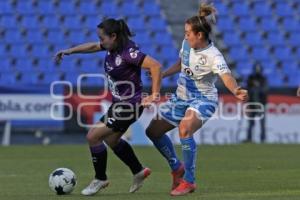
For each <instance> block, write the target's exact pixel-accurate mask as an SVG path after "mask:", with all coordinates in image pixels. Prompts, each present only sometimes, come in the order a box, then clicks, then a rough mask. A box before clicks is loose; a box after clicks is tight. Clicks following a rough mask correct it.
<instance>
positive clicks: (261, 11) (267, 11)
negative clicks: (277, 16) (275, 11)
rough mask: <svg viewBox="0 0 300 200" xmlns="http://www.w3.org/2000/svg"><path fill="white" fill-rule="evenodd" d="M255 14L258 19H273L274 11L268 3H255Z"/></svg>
mask: <svg viewBox="0 0 300 200" xmlns="http://www.w3.org/2000/svg"><path fill="white" fill-rule="evenodd" d="M253 3H254V6H253V14H254V16H256V17H268V18H269V17H271V16H272V10H271V8H270V6H269V5H268V2H267V1H253Z"/></svg>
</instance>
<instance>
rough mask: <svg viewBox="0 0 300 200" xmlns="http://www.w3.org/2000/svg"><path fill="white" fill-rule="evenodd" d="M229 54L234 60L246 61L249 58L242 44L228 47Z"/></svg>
mask: <svg viewBox="0 0 300 200" xmlns="http://www.w3.org/2000/svg"><path fill="white" fill-rule="evenodd" d="M229 55H230V57H231V58H232V59H234V60H236V61H246V60H248V59H249V57H248V53H247V51H246V50H245V48H244V47H242V46H238V47H232V48H230V50H229Z"/></svg>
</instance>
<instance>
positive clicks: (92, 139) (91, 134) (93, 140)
mask: <svg viewBox="0 0 300 200" xmlns="http://www.w3.org/2000/svg"><path fill="white" fill-rule="evenodd" d="M86 140H87V141H88V143H89V144H93V143H97V142H98V138H96V135H95V134H94V129H91V130H90V131H89V132H88V134H87V135H86Z"/></svg>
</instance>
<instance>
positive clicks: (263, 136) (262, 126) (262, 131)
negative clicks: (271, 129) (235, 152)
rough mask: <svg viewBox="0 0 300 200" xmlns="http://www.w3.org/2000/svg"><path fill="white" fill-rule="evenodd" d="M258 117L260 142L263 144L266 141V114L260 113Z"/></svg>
mask: <svg viewBox="0 0 300 200" xmlns="http://www.w3.org/2000/svg"><path fill="white" fill-rule="evenodd" d="M260 117H261V119H260V142H261V143H264V142H265V140H266V113H265V112H264V113H262V114H261V116H260Z"/></svg>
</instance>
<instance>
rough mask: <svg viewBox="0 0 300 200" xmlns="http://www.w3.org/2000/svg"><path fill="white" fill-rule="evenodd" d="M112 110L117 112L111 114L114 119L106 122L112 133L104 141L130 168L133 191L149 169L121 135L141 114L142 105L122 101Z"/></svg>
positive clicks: (131, 190)
mask: <svg viewBox="0 0 300 200" xmlns="http://www.w3.org/2000/svg"><path fill="white" fill-rule="evenodd" d="M112 112H113V113H116V112H118V114H117V116H112V117H114V120H112V122H111V123H110V124H108V127H110V128H111V129H112V130H113V131H114V134H110V135H109V136H106V138H105V142H106V144H108V145H109V146H110V147H111V148H112V150H113V152H114V153H115V154H116V156H117V157H118V158H119V159H120V160H121V161H123V162H124V163H125V164H126V165H127V166H128V167H129V168H130V170H131V172H132V174H133V184H132V186H131V187H130V190H129V192H135V191H137V190H138V189H139V188H140V187H141V186H142V184H143V181H144V179H145V178H147V177H148V176H149V175H150V173H151V170H150V169H149V168H144V167H143V166H142V164H141V163H140V161H139V159H138V158H137V156H136V155H135V153H134V151H133V149H132V147H131V146H130V145H129V143H128V142H126V141H125V140H123V139H122V138H121V136H122V135H123V134H124V133H125V132H126V130H127V129H128V128H129V126H130V125H131V124H132V123H134V122H135V121H136V120H137V119H138V118H139V117H140V116H141V114H142V112H143V107H142V106H140V105H132V104H128V103H124V104H119V105H117V106H115V107H113V108H112ZM140 134H142V133H140Z"/></svg>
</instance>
